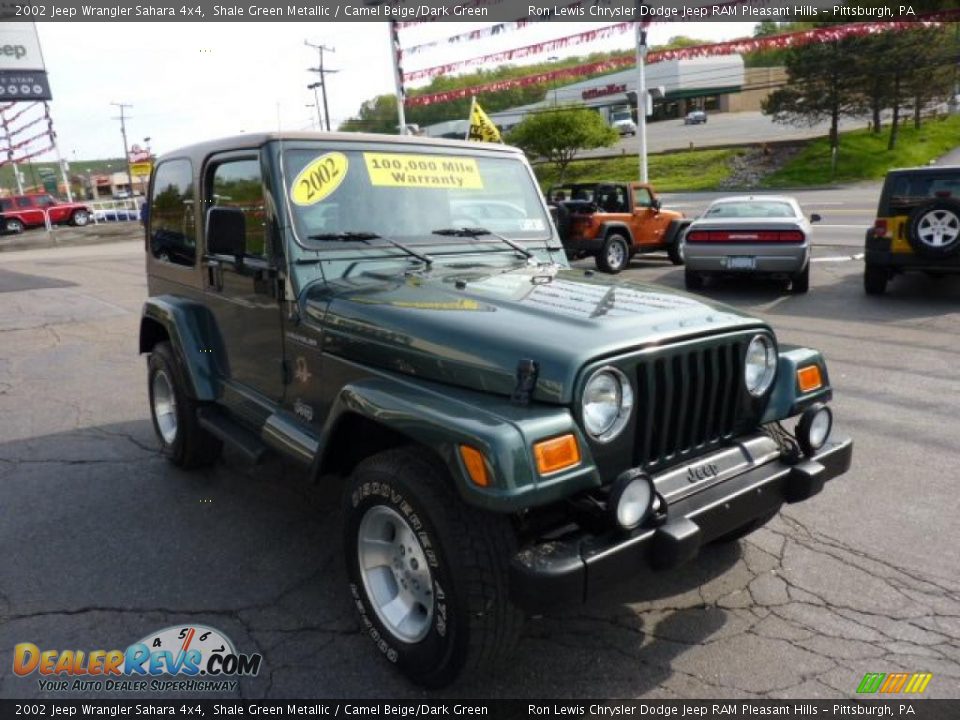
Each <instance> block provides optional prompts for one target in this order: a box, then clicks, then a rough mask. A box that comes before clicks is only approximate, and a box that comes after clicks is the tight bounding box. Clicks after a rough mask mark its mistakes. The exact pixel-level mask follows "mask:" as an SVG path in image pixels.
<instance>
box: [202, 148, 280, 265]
mask: <svg viewBox="0 0 960 720" xmlns="http://www.w3.org/2000/svg"><path fill="white" fill-rule="evenodd" d="M207 194H208V197H207V207H233V208H238V209H239V210H241V211H242V212H243V214H244V216H245V217H246V220H247V222H246V228H247V238H246V248H247V252H246V254H247V255H250V256H253V257H259V258H263V259H268V258H269V257H270V248H269V246H268V244H267V213H266V203H265V202H264V197H263V179H262V177H261V175H260V161H259V160H258V159H257V158H244V159H243V160H230V161H227V162H224V163H221V164H220V165H217V166H216V167H215V168H214V169H213V176H212V178H211V179H210V184H209V187H208V189H207Z"/></svg>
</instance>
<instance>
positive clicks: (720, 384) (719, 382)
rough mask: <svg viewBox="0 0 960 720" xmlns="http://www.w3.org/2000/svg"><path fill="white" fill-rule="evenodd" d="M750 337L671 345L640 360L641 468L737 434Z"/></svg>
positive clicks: (693, 453)
mask: <svg viewBox="0 0 960 720" xmlns="http://www.w3.org/2000/svg"><path fill="white" fill-rule="evenodd" d="M749 339H750V338H749V337H746V338H744V337H739V338H733V339H728V340H726V341H724V342H722V343H719V344H717V343H712V344H707V345H699V346H695V347H685V348H677V349H669V348H668V349H666V350H665V351H662V352H657V353H656V354H653V355H650V356H648V357H645V358H643V359H642V360H641V361H640V362H639V363H638V365H637V388H638V391H639V392H638V397H637V413H638V414H637V442H636V445H635V453H636V456H635V458H634V463H635V464H636V465H637V466H640V465H642V466H645V467H647V468H658V467H660V466H665V465H668V464H673V463H674V462H675V461H678V460H681V459H685V458H687V457H693V456H696V455H700V454H702V453H703V452H705V451H706V450H709V449H711V448H713V447H715V446H717V445H719V444H720V443H721V442H723V441H724V440H727V439H729V438H731V437H732V436H733V435H734V432H735V430H736V426H737V420H738V418H737V407H738V405H739V404H740V403H739V400H740V398H741V395H742V392H743V355H744V352H745V350H746V343H747V342H749Z"/></svg>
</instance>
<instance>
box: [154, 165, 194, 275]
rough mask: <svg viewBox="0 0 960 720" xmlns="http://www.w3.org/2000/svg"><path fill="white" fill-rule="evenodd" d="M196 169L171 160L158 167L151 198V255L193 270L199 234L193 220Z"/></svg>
mask: <svg viewBox="0 0 960 720" xmlns="http://www.w3.org/2000/svg"><path fill="white" fill-rule="evenodd" d="M193 207H194V193H193V166H192V165H191V164H190V161H189V160H167V161H166V162H163V163H161V164H160V165H159V166H157V172H156V175H155V176H154V179H153V194H152V195H151V197H150V252H151V253H152V254H153V256H154V257H155V258H157V259H158V260H162V261H164V262H169V263H173V264H174V265H189V266H191V267H192V266H193V265H194V264H195V262H196V259H197V233H196V227H195V222H194V216H193Z"/></svg>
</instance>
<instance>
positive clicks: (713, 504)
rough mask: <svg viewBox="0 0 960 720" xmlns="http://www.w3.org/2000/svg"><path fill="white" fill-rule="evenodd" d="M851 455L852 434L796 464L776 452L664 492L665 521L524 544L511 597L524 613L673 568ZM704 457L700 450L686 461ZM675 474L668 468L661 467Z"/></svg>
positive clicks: (819, 480) (801, 496)
mask: <svg viewBox="0 0 960 720" xmlns="http://www.w3.org/2000/svg"><path fill="white" fill-rule="evenodd" d="M852 457H853V441H852V440H850V439H842V440H831V441H829V442H828V443H827V444H826V445H825V446H824V448H822V449H821V451H820V452H819V453H818V454H817V455H816V456H815V457H813V458H807V459H804V460H802V461H800V462H799V463H797V464H795V465H788V464H786V463H785V462H783V461H782V460H781V459H779V457H777V458H775V459H772V460H770V461H768V462H765V463H763V464H760V465H753V466H751V467H750V468H749V469H748V470H746V471H744V472H741V473H740V474H738V475H735V476H730V477H726V478H724V479H723V480H722V481H720V482H716V483H714V484H712V485H709V486H707V487H705V489H703V490H702V491H699V492H696V493H693V494H687V495H682V494H680V496H679V499H677V500H676V501H671V500H670V495H667V513H666V520H665V522H663V523H662V524H660V525H659V526H658V527H646V526H644V527H640V528H637V529H636V530H632V531H623V530H619V529H612V530H610V531H609V532H607V533H604V534H602V535H591V534H589V533H586V532H578V533H576V534H573V535H570V536H566V537H564V538H562V539H558V540H550V541H544V542H541V543H539V544H537V545H535V546H533V547H531V548H526V549H524V550H523V551H521V552H520V553H518V554H517V556H516V557H514V559H513V561H512V562H511V566H510V591H511V597H512V599H513V601H514V602H515V603H516V604H517V605H519V606H520V607H522V608H524V609H525V610H527V611H528V612H538V611H542V610H545V609H547V608H549V607H551V606H554V605H558V604H572V603H581V602H586V601H587V600H589V599H590V598H592V597H593V596H595V595H596V594H598V593H599V592H601V591H602V590H604V589H605V588H608V587H611V586H613V585H616V584H618V583H620V582H622V581H623V580H624V579H626V578H634V577H637V576H638V575H642V574H645V573H649V572H652V571H655V570H664V569H669V568H672V567H676V566H677V565H680V564H682V563H684V562H686V561H688V560H691V559H692V558H694V557H696V555H697V554H698V553H699V551H700V548H701V546H703V545H704V544H706V543H708V542H710V541H711V540H715V539H716V538H718V537H720V536H722V535H724V534H726V533H728V532H730V531H732V530H736V529H737V528H740V527H743V526H744V525H745V524H747V523H748V522H750V521H751V520H754V519H756V518H758V517H762V516H763V515H766V514H768V513H770V512H773V511H775V510H776V509H777V508H779V507H780V506H781V505H782V504H783V503H785V502H787V503H795V502H801V501H803V500H806V499H808V498H810V497H812V496H814V495H816V494H817V493H818V492H820V490H822V489H823V485H824V483H825V482H827V481H828V480H831V479H833V478H835V477H837V476H838V475H842V474H843V473H845V472H846V471H847V470H848V469H849V468H850V462H851V459H852ZM710 459H711V456H708V457H706V458H702V457H701V458H698V459H697V460H696V461H694V462H693V463H691V465H702V464H703V463H705V462H709V461H710ZM676 473H677V470H676V469H673V470H671V471H668V473H667V474H670V475H673V476H675V475H676ZM655 481H656V480H655ZM657 487H658V490H659V488H660V485H659V483H657Z"/></svg>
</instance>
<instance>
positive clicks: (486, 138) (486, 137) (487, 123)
mask: <svg viewBox="0 0 960 720" xmlns="http://www.w3.org/2000/svg"><path fill="white" fill-rule="evenodd" d="M467 140H476V141H479V142H503V140H502V139H501V138H500V131H499V130H497V126H496V125H494V124H493V120H491V119H490V118H489V117H488V116H487V114H486V113H485V112H484V111H483V108H481V107H480V103H478V102H477V100H476V98H474V100H473V104H472V105H471V106H470V130H469V131H467Z"/></svg>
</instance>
